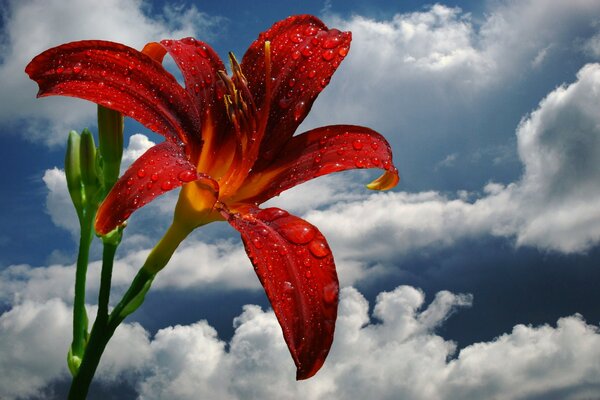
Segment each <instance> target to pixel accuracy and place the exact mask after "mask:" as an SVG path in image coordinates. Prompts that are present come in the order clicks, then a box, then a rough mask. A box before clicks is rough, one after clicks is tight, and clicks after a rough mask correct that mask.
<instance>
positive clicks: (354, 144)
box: [352, 140, 364, 150]
mask: <svg viewBox="0 0 600 400" xmlns="http://www.w3.org/2000/svg"><path fill="white" fill-rule="evenodd" d="M363 146H364V144H363V142H361V141H360V140H355V141H354V142H352V147H353V148H354V150H360V149H362V148H363Z"/></svg>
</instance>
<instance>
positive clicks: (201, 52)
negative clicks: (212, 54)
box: [196, 46, 208, 58]
mask: <svg viewBox="0 0 600 400" xmlns="http://www.w3.org/2000/svg"><path fill="white" fill-rule="evenodd" d="M196 53H198V54H199V55H200V56H201V57H204V58H208V52H207V51H206V46H199V47H196Z"/></svg>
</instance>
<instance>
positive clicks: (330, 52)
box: [321, 50, 335, 61]
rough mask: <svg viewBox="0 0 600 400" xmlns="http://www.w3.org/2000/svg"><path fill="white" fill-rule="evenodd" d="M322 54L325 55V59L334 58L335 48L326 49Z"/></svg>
mask: <svg viewBox="0 0 600 400" xmlns="http://www.w3.org/2000/svg"><path fill="white" fill-rule="evenodd" d="M321 55H322V56H323V60H325V61H331V60H333V57H335V53H334V52H333V50H325V51H324V52H323V53H322V54H321Z"/></svg>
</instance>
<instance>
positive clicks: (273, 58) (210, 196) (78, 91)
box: [26, 15, 398, 379]
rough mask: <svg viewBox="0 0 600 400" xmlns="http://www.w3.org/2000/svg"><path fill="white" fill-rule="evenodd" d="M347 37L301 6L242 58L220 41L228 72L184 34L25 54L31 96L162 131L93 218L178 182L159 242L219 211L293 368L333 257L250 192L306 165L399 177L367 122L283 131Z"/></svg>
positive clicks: (314, 330)
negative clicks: (235, 236)
mask: <svg viewBox="0 0 600 400" xmlns="http://www.w3.org/2000/svg"><path fill="white" fill-rule="evenodd" d="M350 40H351V34H350V33H349V32H340V31H338V30H336V29H328V28H327V27H326V26H325V25H324V24H323V23H322V22H321V21H320V20H318V19H317V18H315V17H313V16H308V15H303V16H295V17H290V18H287V19H286V20H283V21H280V22H278V23H276V24H275V25H273V27H271V28H270V29H269V30H267V31H266V32H264V33H261V34H260V35H259V37H258V39H257V40H256V41H255V42H254V43H253V44H252V45H251V46H250V48H249V49H248V51H247V52H246V54H245V55H244V57H243V59H242V63H241V64H238V62H237V61H236V59H235V57H234V56H233V55H232V54H230V61H231V68H232V72H233V74H232V76H231V77H229V76H227V75H226V73H225V72H224V71H225V66H224V65H223V63H222V62H221V60H220V59H219V57H218V56H217V55H216V53H215V52H214V51H213V50H212V49H211V48H210V47H209V46H208V45H207V44H205V43H203V42H200V41H198V40H195V39H193V38H185V39H181V40H163V41H161V42H160V43H150V44H148V45H146V47H145V48H144V50H143V51H142V52H139V51H137V50H134V49H132V48H129V47H127V46H124V45H121V44H118V43H112V42H105V41H81V42H74V43H68V44H64V45H62V46H58V47H55V48H53V49H50V50H47V51H45V52H44V53H42V54H40V55H38V56H37V57H35V58H34V59H33V61H32V62H31V63H30V64H29V65H28V66H27V68H26V72H27V73H28V74H29V76H30V77H31V78H32V79H33V80H35V81H36V82H37V83H38V84H39V87H40V91H39V93H38V97H42V96H50V95H64V96H74V97H79V98H83V99H86V100H90V101H93V102H95V103H97V104H100V105H102V106H105V107H108V108H111V109H113V110H116V111H119V112H121V113H123V114H124V115H126V116H129V117H131V118H133V119H135V120H137V121H139V122H140V123H141V124H143V125H145V126H146V127H147V128H149V129H151V130H153V131H154V132H157V133H159V134H161V135H163V136H164V137H165V138H166V140H165V141H164V142H163V143H161V144H158V145H156V146H154V147H153V148H151V149H150V150H148V151H147V152H146V153H145V154H144V155H142V156H141V157H140V158H139V159H138V160H137V161H136V162H135V163H134V164H133V165H132V166H131V167H130V168H129V169H128V170H127V172H126V173H125V174H124V175H123V176H122V177H121V178H120V180H119V181H118V182H117V183H116V185H115V186H114V188H113V189H112V191H111V192H110V193H109V195H108V196H107V198H106V199H105V201H104V202H103V203H102V205H101V206H100V209H99V211H98V216H97V219H96V230H97V231H98V232H99V233H101V234H105V233H107V232H109V231H111V230H112V229H114V228H115V227H117V226H119V225H120V224H122V223H123V222H124V221H125V220H127V218H128V217H129V216H130V214H131V213H132V212H133V211H134V210H136V209H138V208H140V207H142V206H143V205H144V204H146V203H148V202H149V201H151V200H152V199H154V198H155V197H156V196H158V195H160V194H162V193H164V192H166V191H169V190H172V189H175V188H176V187H179V186H183V187H182V190H181V192H180V196H179V201H178V203H177V207H176V210H175V217H174V222H173V225H172V226H171V228H170V229H169V231H168V232H167V235H166V236H165V238H163V241H167V242H168V241H170V242H172V243H170V244H169V245H167V246H166V247H169V248H170V251H171V253H172V251H174V249H175V248H176V247H177V245H178V244H179V242H180V241H181V240H183V238H185V236H187V234H188V233H189V232H191V230H193V229H194V228H196V227H198V226H200V225H203V224H206V223H208V222H212V221H217V220H225V219H226V220H227V221H228V222H229V223H230V224H231V225H232V226H233V227H234V228H235V229H237V230H238V231H239V232H240V233H241V237H242V240H243V242H244V246H245V249H246V251H247V253H248V255H249V257H250V259H251V261H252V263H253V265H254V268H255V271H256V273H257V275H258V277H259V279H260V281H261V283H262V285H263V287H264V288H265V291H266V293H267V296H268V298H269V300H270V302H271V305H272V307H273V310H274V311H275V314H276V316H277V318H278V320H279V323H280V324H281V327H282V330H283V334H284V338H285V341H286V343H287V345H288V347H289V350H290V353H291V355H292V358H293V359H294V362H295V364H296V366H297V378H298V379H305V378H308V377H310V376H312V375H314V374H315V373H316V372H317V371H318V369H319V368H320V367H321V365H322V364H323V362H324V360H325V357H326V356H327V353H328V352H329V349H330V346H331V343H332V340H333V331H334V325H335V319H336V316H337V303H338V280H337V274H336V271H335V265H334V260H333V256H332V254H331V251H330V249H329V246H328V244H327V242H326V240H325V238H324V237H323V235H322V234H321V232H319V230H318V229H317V228H316V227H314V226H313V225H311V224H310V223H308V222H306V221H304V220H302V219H301V218H298V217H296V216H293V215H290V214H289V213H287V212H286V211H283V210H280V209H277V208H267V209H262V210H261V209H259V208H258V205H260V204H261V203H263V202H265V201H266V200H268V199H270V198H272V197H273V196H276V195H278V194H279V193H281V192H282V191H284V190H286V189H289V188H291V187H293V186H295V185H297V184H300V183H302V182H305V181H307V180H309V179H312V178H315V177H318V176H321V175H325V174H329V173H332V172H336V171H343V170H346V169H351V168H381V169H384V170H385V172H384V174H383V175H382V176H381V177H380V178H379V179H377V180H375V181H373V182H372V183H371V184H370V185H368V187H369V188H370V189H377V190H385V189H389V188H392V187H394V186H395V185H396V184H397V182H398V174H397V170H396V168H395V167H394V166H393V164H392V154H391V149H390V146H389V144H388V143H387V142H386V140H385V139H384V138H383V137H382V136H381V135H380V134H378V133H376V132H374V131H372V130H370V129H368V128H364V127H360V126H351V125H335V126H328V127H322V128H317V129H313V130H311V131H309V132H306V133H303V134H301V135H297V136H293V135H294V131H295V130H296V128H297V127H298V125H299V124H300V123H301V122H302V120H303V119H304V118H305V116H306V115H307V113H308V111H309V110H310V108H311V106H312V104H313V102H314V100H315V98H316V97H317V95H318V94H319V93H320V92H321V90H322V89H323V88H324V87H325V86H326V85H327V84H328V82H329V79H330V77H331V76H332V74H333V73H334V71H335V70H336V68H337V67H338V65H339V64H340V62H341V61H342V59H343V58H344V57H345V56H346V54H347V53H348V49H349V45H350ZM166 53H169V55H170V56H171V57H172V58H173V59H174V60H175V62H176V63H177V65H178V66H179V68H180V70H181V72H182V74H183V78H184V80H185V88H184V87H182V86H181V85H180V84H178V83H177V81H176V80H175V78H174V77H173V76H172V75H171V74H170V73H169V72H167V71H166V70H165V69H164V68H163V66H162V60H163V57H164V56H165V55H166ZM159 245H160V244H159ZM155 250H156V249H155ZM167 253H168V252H167ZM171 253H169V254H166V255H164V256H163V257H162V258H163V259H164V260H163V261H164V262H163V263H162V265H160V266H158V267H157V269H160V268H162V266H164V264H166V262H167V261H168V259H169V257H170V255H171Z"/></svg>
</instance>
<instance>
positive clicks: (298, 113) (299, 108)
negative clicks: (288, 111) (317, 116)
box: [294, 101, 306, 122]
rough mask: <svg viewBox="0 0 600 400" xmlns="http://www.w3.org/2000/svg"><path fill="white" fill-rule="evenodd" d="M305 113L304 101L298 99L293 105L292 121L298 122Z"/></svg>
mask: <svg viewBox="0 0 600 400" xmlns="http://www.w3.org/2000/svg"><path fill="white" fill-rule="evenodd" d="M305 114H306V103H305V102H304V101H299V102H298V103H296V105H295V106H294V121H296V122H298V121H299V120H300V119H301V118H302V117H304V115H305Z"/></svg>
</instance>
